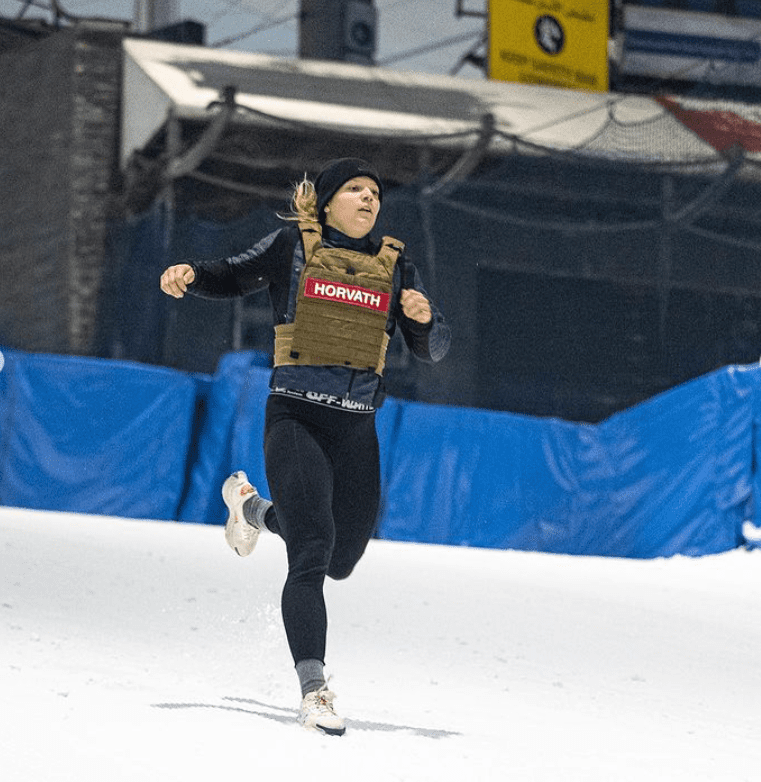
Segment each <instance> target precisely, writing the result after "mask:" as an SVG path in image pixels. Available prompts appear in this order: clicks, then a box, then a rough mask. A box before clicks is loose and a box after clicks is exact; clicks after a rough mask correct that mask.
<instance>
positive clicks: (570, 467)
mask: <svg viewBox="0 0 761 782" xmlns="http://www.w3.org/2000/svg"><path fill="white" fill-rule="evenodd" d="M757 386H758V371H754V372H743V371H738V370H736V369H734V368H730V369H727V370H722V371H719V372H716V373H714V374H712V375H708V376H706V377H704V378H701V379H699V380H696V381H693V382H691V383H688V384H686V385H684V386H680V387H678V388H677V389H674V390H672V391H671V392H668V393H666V394H663V395H661V396H659V397H656V398H654V399H652V400H649V401H648V402H646V403H644V404H642V405H638V406H637V407H634V408H632V409H631V410H628V411H625V412H623V413H620V414H618V415H615V416H612V417H611V418H610V419H608V420H607V421H604V422H603V423H601V424H597V425H592V424H573V423H568V422H565V421H560V420H556V419H536V418H530V417H525V416H518V415H513V414H509V413H496V412H488V411H474V410H466V409H453V408H446V407H436V406H427V405H419V404H407V405H405V406H404V411H403V414H402V420H401V422H400V426H399V431H398V433H397V443H396V451H395V458H394V464H393V471H392V475H391V477H390V480H389V485H388V489H387V499H386V503H387V504H386V513H385V516H384V518H383V519H382V522H381V527H380V535H381V537H386V538H390V539H395V540H409V541H420V542H426V543H445V544H452V543H458V544H463V545H470V546H486V547H500V548H515V549H526V550H538V551H548V552H557V553H568V554H596V555H610V556H625V557H654V556H668V555H672V554H677V553H681V554H691V555H698V554H707V553H714V552H718V551H724V550H727V549H730V548H734V547H736V546H737V545H738V544H739V543H740V542H741V537H740V529H741V526H742V522H743V520H744V519H746V518H748V517H749V515H750V514H751V512H752V510H751V507H750V503H751V497H752V488H753V480H754V475H753V464H754V460H753V454H754V439H753V419H754V411H753V398H754V394H753V391H757Z"/></svg>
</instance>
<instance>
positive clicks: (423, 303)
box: [399, 288, 431, 323]
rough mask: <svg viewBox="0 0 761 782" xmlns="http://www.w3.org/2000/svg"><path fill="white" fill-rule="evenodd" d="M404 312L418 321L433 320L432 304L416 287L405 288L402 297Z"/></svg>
mask: <svg viewBox="0 0 761 782" xmlns="http://www.w3.org/2000/svg"><path fill="white" fill-rule="evenodd" d="M399 300H400V302H401V304H402V312H403V313H404V314H405V315H406V316H407V317H408V318H409V319H410V320H416V321H417V322H418V323H430V322H431V304H430V302H429V301H428V299H426V297H425V296H423V294H422V293H420V291H416V290H415V289H414V288H405V289H404V290H403V291H402V295H401V297H400V299H399Z"/></svg>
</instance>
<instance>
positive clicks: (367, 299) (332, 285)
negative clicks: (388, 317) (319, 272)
mask: <svg viewBox="0 0 761 782" xmlns="http://www.w3.org/2000/svg"><path fill="white" fill-rule="evenodd" d="M304 296H306V297H307V298H310V299H324V300H325V301H337V302H340V303H341V304H353V305H354V306H355V307H365V308H366V309H369V310H375V311H376V312H387V311H388V305H389V300H390V298H391V296H390V294H388V293H380V292H379V291H370V290H367V288H362V287H360V286H359V285H344V284H343V283H342V282H330V281H328V280H318V279H316V278H315V277H308V278H307V280H306V283H305V284H304Z"/></svg>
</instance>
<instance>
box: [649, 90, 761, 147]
mask: <svg viewBox="0 0 761 782" xmlns="http://www.w3.org/2000/svg"><path fill="white" fill-rule="evenodd" d="M655 100H656V101H657V102H658V103H660V104H661V106H663V107H664V108H665V109H667V110H668V111H670V112H671V113H672V114H673V115H674V116H675V117H676V118H677V119H678V120H679V121H680V122H681V123H682V124H683V125H684V126H685V127H686V128H689V129H690V130H691V131H692V132H693V133H694V134H695V135H696V136H699V137H700V138H701V139H703V141H705V142H706V143H708V144H710V145H711V146H712V147H713V148H714V149H715V150H717V151H719V152H726V151H727V150H729V149H732V147H742V148H743V149H744V150H745V151H746V152H761V124H759V123H758V122H753V121H752V120H749V119H745V117H741V116H740V115H739V114H735V113H734V112H733V111H718V110H714V109H711V110H707V111H700V110H697V109H684V108H682V106H680V105H679V103H678V102H677V101H676V100H674V99H673V98H666V97H663V96H661V97H657V98H655Z"/></svg>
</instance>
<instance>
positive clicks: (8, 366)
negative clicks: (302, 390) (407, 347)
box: [0, 351, 761, 557]
mask: <svg viewBox="0 0 761 782" xmlns="http://www.w3.org/2000/svg"><path fill="white" fill-rule="evenodd" d="M5 358H6V363H5V367H4V369H3V370H2V371H0V457H2V462H0V502H2V503H3V504H5V505H16V506H22V507H31V508H41V509H51V510H69V511H79V512H86V513H98V514H107V515H119V516H128V517H145V518H157V519H180V520H183V521H196V522H202V523H223V522H224V520H225V517H226V513H225V509H224V506H223V504H222V502H221V498H220V494H219V489H220V486H221V483H222V481H223V480H224V478H225V477H226V475H227V474H229V472H230V471H231V470H234V469H245V470H246V472H247V473H248V474H249V477H250V478H251V480H252V481H253V482H254V483H255V484H256V485H257V486H259V487H260V488H261V489H262V493H267V482H266V478H265V475H264V464H263V453H262V430H263V425H264V407H265V403H266V398H267V393H268V388H267V383H268V377H269V369H268V367H266V366H263V364H266V363H267V362H266V360H263V357H262V355H261V354H256V353H252V352H246V353H231V354H228V355H226V356H224V357H223V359H222V360H221V361H220V363H219V366H218V368H217V371H216V373H215V374H214V375H213V376H208V375H203V376H191V375H186V374H183V373H180V372H176V371H173V370H167V369H159V368H156V367H149V366H145V365H140V364H130V363H127V362H118V361H106V360H97V359H80V358H69V357H60V356H34V355H26V354H22V353H16V352H13V351H11V352H7V353H5ZM759 421H761V368H759V367H758V366H752V367H751V366H748V367H727V368H725V369H721V370H718V371H716V372H714V373H712V374H710V375H706V376H705V377H702V378H699V379H697V380H694V381H691V382H689V383H686V384H684V385H683V386H679V387H677V388H675V389H672V390H670V391H668V392H666V393H664V394H662V395H660V396H658V397H655V398H653V399H651V400H649V401H647V402H645V403H643V404H641V405H638V406H636V407H633V408H631V409H630V410H626V411H624V412H622V413H619V414H617V415H614V416H612V417H611V418H609V419H607V420H606V421H603V422H602V423H600V424H576V423H571V422H568V421H561V420H558V419H539V418H531V417H528V416H521V415H516V414H511V413H500V412H493V411H487V410H474V409H467V408H454V407H443V406H433V405H424V404H419V403H414V402H406V401H401V400H394V399H390V400H388V402H387V403H386V405H385V406H384V407H383V408H382V409H381V411H380V412H379V414H378V417H377V422H378V435H379V440H380V445H381V459H382V462H381V470H382V481H383V489H384V499H383V506H382V513H381V518H380V524H379V533H378V534H379V536H380V537H383V538H388V539H395V540H407V541H416V542H424V543H441V544H450V545H451V544H453V545H470V546H485V547H499V548H515V549H524V550H536V551H547V552H557V553H568V554H587V555H607V556H622V557H656V556H670V555H673V554H687V555H702V554H710V553H716V552H719V551H725V550H728V549H731V548H734V547H736V546H738V545H740V544H741V543H742V542H743V539H742V533H741V529H742V524H743V521H745V520H752V521H754V522H755V523H756V525H758V526H761V511H760V510H759V503H757V502H754V498H755V497H757V496H759V491H761V483H760V482H759V476H758V471H757V469H756V465H757V464H758V463H759V458H761V450H760V448H761V446H759V437H758V436H757V435H758V431H759Z"/></svg>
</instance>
